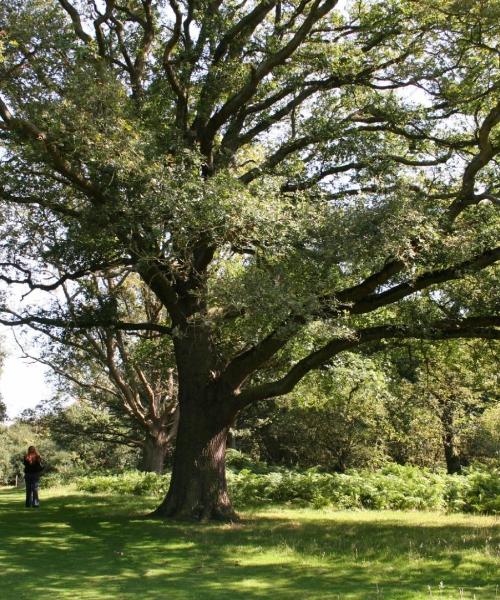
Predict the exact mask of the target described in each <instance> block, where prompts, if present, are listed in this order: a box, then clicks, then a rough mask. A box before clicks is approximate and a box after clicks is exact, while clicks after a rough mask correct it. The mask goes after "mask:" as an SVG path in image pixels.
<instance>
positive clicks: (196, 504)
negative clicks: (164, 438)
mask: <svg viewBox="0 0 500 600" xmlns="http://www.w3.org/2000/svg"><path fill="white" fill-rule="evenodd" d="M217 422H218V419H213V418H212V419H210V418H208V417H207V415H204V414H203V413H202V412H201V411H200V412H199V413H198V414H192V413H191V414H189V413H187V416H186V417H185V418H183V411H182V407H181V413H180V421H179V430H178V433H177V443H176V448H175V456H174V466H173V469H172V479H171V482H170V488H169V490H168V493H167V496H166V497H165V499H164V501H163V502H162V503H161V504H160V506H159V507H158V508H157V509H156V510H155V511H154V513H153V516H161V517H173V518H178V519H197V520H202V521H205V520H209V519H214V520H222V521H234V520H236V519H237V516H236V513H235V512H234V510H233V507H232V505H231V501H230V499H229V495H228V493H227V483H226V465H225V451H226V439H227V433H228V430H229V426H228V425H226V426H218V425H217Z"/></svg>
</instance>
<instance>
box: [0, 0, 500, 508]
mask: <svg viewBox="0 0 500 600" xmlns="http://www.w3.org/2000/svg"><path fill="white" fill-rule="evenodd" d="M498 17H499V3H498V2H497V1H494V2H490V3H487V4H486V3H473V4H470V3H461V4H458V3H456V2H454V1H453V2H452V1H449V0H445V1H444V2H443V1H442V0H441V1H439V2H437V1H436V0H425V1H423V2H419V3H415V2H413V1H410V0H392V1H391V2H372V1H370V2H368V1H367V2H363V1H359V2H352V3H348V5H347V7H344V8H343V9H340V8H338V7H337V1H336V0H312V1H310V2H307V1H305V2H304V1H300V0H291V1H289V2H286V3H285V2H275V1H274V0H264V1H263V2H260V3H259V2H257V3H253V4H251V5H249V4H248V3H245V2H244V3H234V2H232V1H230V0H229V1H224V2H220V1H218V0H215V1H213V0H204V1H197V0H182V1H180V0H169V3H168V7H167V8H165V5H164V3H163V2H156V1H153V0H144V1H143V2H140V3H139V2H131V3H128V4H127V5H126V6H123V5H121V4H118V3H116V2H114V0H106V1H105V2H104V3H103V4H102V5H97V4H93V3H92V4H89V3H86V2H79V1H75V2H70V1H69V0H59V1H58V2H56V1H55V0H52V1H51V2H45V1H43V2H42V1H40V0H29V1H28V2H26V1H22V2H21V1H20V0H6V1H5V2H3V3H2V6H1V8H0V21H1V23H2V28H1V29H2V37H1V43H2V49H1V52H2V66H1V73H0V80H1V96H0V119H1V123H0V128H1V140H2V145H3V154H2V157H1V161H2V162H1V166H0V177H1V184H2V187H1V189H0V197H1V199H2V202H3V204H4V218H5V219H6V223H7V224H6V225H5V227H4V230H3V238H2V239H3V241H2V248H1V251H2V255H3V258H2V263H1V268H2V279H3V280H4V281H6V282H7V283H10V284H15V283H17V284H19V285H24V286H25V287H27V288H28V289H30V290H34V289H36V290H42V291H43V290H45V291H47V292H53V291H54V290H56V289H57V288H59V287H60V286H61V285H62V284H63V283H65V284H66V285H67V286H68V287H69V289H71V286H72V282H74V281H84V280H87V279H89V278H91V277H92V276H93V274H96V273H98V274H99V273H103V272H104V271H105V270H108V269H110V268H116V267H129V268H130V270H131V271H133V272H134V273H135V274H137V276H138V277H140V279H141V280H142V281H143V282H144V284H145V285H146V286H147V287H148V288H149V289H150V290H151V292H152V293H153V294H154V295H155V296H156V298H157V299H158V301H159V302H160V303H161V304H162V307H163V308H164V310H165V313H166V315H168V316H166V318H165V320H164V322H162V323H149V322H143V321H141V322H138V321H133V322H132V321H124V320H123V319H121V318H120V315H119V314H117V312H116V310H114V304H113V302H109V303H106V304H105V305H104V306H96V307H95V310H93V311H91V312H90V313H89V311H86V310H83V311H81V312H79V313H78V314H72V313H71V312H70V311H67V310H66V311H65V310H63V309H61V310H51V307H46V306H45V307H44V306H43V305H42V306H40V305H39V306H38V307H36V306H33V305H32V306H31V307H30V306H27V307H26V308H24V309H19V310H15V309H13V308H12V307H9V306H8V305H5V306H4V307H3V317H2V322H4V323H7V324H10V325H16V324H17V325H21V324H26V323H35V324H43V325H45V326H53V327H60V328H63V329H72V330H75V329H78V330H83V329H88V328H94V327H99V326H100V327H105V328H114V329H115V330H117V331H123V330H124V331H127V330H128V331H130V330H133V331H137V330H144V331H148V330H149V331H151V330H153V331H156V332H158V333H161V334H163V335H164V343H165V345H166V346H167V345H168V346H169V347H170V349H169V350H168V351H169V352H172V354H173V355H174V356H175V364H176V378H177V381H178V401H179V406H180V420H179V427H178V434H177V441H176V452H175V459H174V465H173V473H172V479H171V486H170V489H169V492H168V494H167V497H166V498H165V501H164V502H163V503H162V504H161V506H160V507H159V508H158V510H157V514H160V515H164V516H198V517H201V518H211V517H220V518H232V517H233V516H234V513H233V510H232V507H231V503H230V499H229V497H228V494H227V491H226V481H225V472H224V450H225V445H226V437H227V433H228V430H229V428H230V426H231V425H232V423H233V422H234V419H235V417H236V415H237V414H238V412H239V411H240V410H241V409H242V408H244V407H246V406H248V405H250V404H252V403H256V402H258V401H261V400H265V399H268V398H274V397H277V396H280V395H284V394H287V393H289V392H290V391H292V390H293V388H294V387H295V386H296V385H297V384H298V383H299V382H300V381H301V380H302V378H303V377H305V376H306V375H307V373H309V372H310V371H311V370H313V369H316V368H318V367H320V366H321V365H323V364H324V363H326V362H328V361H330V360H332V359H333V357H335V356H336V355H337V354H339V353H340V352H342V351H345V350H353V349H355V348H357V347H359V346H361V345H363V344H365V343H368V342H371V343H375V342H378V341H380V340H383V339H386V338H396V339H401V338H403V339H406V338H426V339H427V338H429V339H442V338H457V337H484V338H497V337H498V335H499V330H498V323H499V319H498V317H497V316H496V314H497V313H496V312H495V308H496V307H495V296H494V294H493V291H492V290H493V289H494V288H493V284H494V282H495V281H494V278H495V277H496V273H497V271H496V270H495V269H493V268H492V266H493V265H494V264H495V263H496V261H497V260H498V257H499V255H500V251H499V250H498V248H497V247H496V245H495V244H496V231H497V229H496V228H497V226H498V218H497V215H496V210H495V206H496V204H497V203H498V191H499V190H498V181H499V179H498V167H497V163H496V156H497V155H498V153H499V152H500V141H499V134H498V124H499V122H500V104H499V103H498V94H497V92H498V75H499V73H498V50H497V48H496V46H495V44H496V40H497V39H498V36H499V34H500V31H499V27H500V25H499V23H500V18H498ZM403 24H404V25H403ZM463 282H468V283H469V287H472V288H473V289H474V290H478V291H479V290H480V292H481V293H480V295H478V294H474V295H473V296H471V297H469V298H466V299H465V301H464V303H463V305H462V311H461V312H460V313H459V314H458V315H452V316H450V314H448V312H444V311H443V310H442V308H441V307H440V304H439V303H438V302H436V299H439V297H440V295H441V296H442V295H444V294H452V293H453V292H455V291H456V288H457V287H459V286H461V285H462V284H463ZM425 290H432V293H431V294H426V293H425ZM318 321H319V322H321V323H323V324H324V327H320V328H318V327H317V322H318ZM290 346H295V347H298V348H302V349H303V353H302V354H301V355H300V357H297V354H296V353H294V352H290ZM290 359H292V360H290Z"/></svg>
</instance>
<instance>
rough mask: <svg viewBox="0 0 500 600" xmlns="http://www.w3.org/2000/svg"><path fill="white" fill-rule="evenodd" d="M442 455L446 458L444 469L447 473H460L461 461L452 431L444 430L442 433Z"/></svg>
mask: <svg viewBox="0 0 500 600" xmlns="http://www.w3.org/2000/svg"><path fill="white" fill-rule="evenodd" d="M443 446H444V457H445V460H446V471H447V472H448V474H449V475H453V473H460V472H461V471H462V461H461V460H460V456H459V454H458V452H457V449H456V447H455V440H454V436H453V434H452V433H449V432H445V434H444V435H443Z"/></svg>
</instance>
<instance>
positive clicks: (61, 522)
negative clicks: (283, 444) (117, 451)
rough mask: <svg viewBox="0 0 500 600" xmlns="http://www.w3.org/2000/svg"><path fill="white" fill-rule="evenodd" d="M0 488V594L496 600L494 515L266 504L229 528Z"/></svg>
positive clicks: (196, 599)
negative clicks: (38, 502) (32, 505)
mask: <svg viewBox="0 0 500 600" xmlns="http://www.w3.org/2000/svg"><path fill="white" fill-rule="evenodd" d="M41 498H42V506H41V508H40V509H26V508H24V506H23V492H22V491H21V492H20V491H15V490H9V489H1V490H0V598H2V600H11V599H12V600H19V599H24V598H26V599H28V598H29V599H30V600H31V599H32V598H33V599H37V600H43V599H49V598H50V599H52V600H58V599H62V598H65V599H66V598H71V599H73V600H87V599H112V600H120V599H132V598H134V599H135V598H137V599H139V600H147V599H160V598H161V599H165V600H205V599H206V600H229V599H231V600H240V599H241V600H242V599H245V600H253V599H258V598H271V599H272V600H285V599H286V600H288V599H290V600H291V599H298V600H320V599H321V600H336V599H344V598H346V599H347V598H349V599H359V600H370V599H377V600H378V599H381V598H385V599H388V600H403V599H410V598H411V599H415V598H429V597H433V598H441V599H443V600H444V599H461V598H467V599H469V598H470V599H472V598H477V600H480V599H485V600H486V599H490V600H493V599H495V598H498V599H500V587H499V585H500V578H499V570H498V566H499V555H500V554H499V553H500V546H499V544H500V539H499V535H498V534H499V530H498V524H499V521H498V519H495V518H494V517H474V516H466V515H449V516H447V515H442V514H438V513H418V512H390V511H387V512H369V511H367V512H334V511H329V510H324V511H323V510H318V511H313V510H302V509H288V508H283V509H281V508H279V507H274V508H272V509H268V510H261V511H258V512H244V513H242V517H243V520H242V522H241V523H239V524H234V525H218V524H208V525H200V524H189V523H165V522H162V521H160V520H151V519H144V518H143V516H142V515H143V514H144V513H145V512H146V510H147V509H149V508H152V507H153V506H154V504H155V501H154V500H151V499H149V500H144V499H142V498H133V497H126V498H125V500H123V501H119V500H118V499H117V498H115V497H112V496H91V495H86V494H83V493H80V492H77V491H75V490H73V489H71V488H59V489H53V490H43V489H42V490H41Z"/></svg>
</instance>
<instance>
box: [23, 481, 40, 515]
mask: <svg viewBox="0 0 500 600" xmlns="http://www.w3.org/2000/svg"><path fill="white" fill-rule="evenodd" d="M24 481H25V482H26V506H27V507H30V506H38V505H39V504H40V501H39V499H38V483H39V481H40V475H39V474H38V473H25V474H24Z"/></svg>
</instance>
